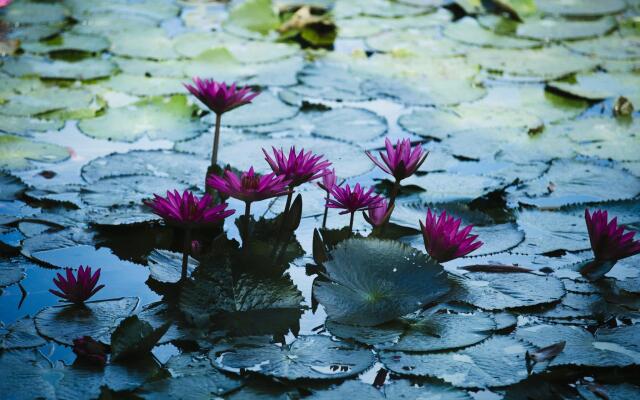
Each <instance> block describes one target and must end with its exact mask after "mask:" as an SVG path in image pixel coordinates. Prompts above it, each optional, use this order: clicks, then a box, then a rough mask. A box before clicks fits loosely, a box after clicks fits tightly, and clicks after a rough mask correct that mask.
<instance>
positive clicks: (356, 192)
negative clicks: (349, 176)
mask: <svg viewBox="0 0 640 400" xmlns="http://www.w3.org/2000/svg"><path fill="white" fill-rule="evenodd" d="M372 193H373V188H369V190H367V191H365V190H364V189H363V188H362V187H360V184H359V183H357V184H356V186H355V187H354V188H353V189H351V187H349V185H345V186H344V187H341V186H334V187H333V188H332V189H331V195H332V196H333V199H329V201H327V207H329V208H339V209H343V210H344V211H341V212H340V214H347V213H350V214H351V219H350V221H349V230H350V231H353V218H354V215H355V213H356V211H359V210H368V209H370V208H375V207H378V206H379V204H380V201H381V200H382V199H381V197H380V196H379V195H374V194H372Z"/></svg>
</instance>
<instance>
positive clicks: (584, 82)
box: [549, 72, 640, 105]
mask: <svg viewBox="0 0 640 400" xmlns="http://www.w3.org/2000/svg"><path fill="white" fill-rule="evenodd" d="M549 86H550V87H552V88H553V89H555V90H558V91H560V92H563V93H567V94H569V95H572V96H577V97H581V98H584V99H587V100H602V99H606V98H610V97H618V96H624V97H626V98H628V99H629V100H630V101H631V103H633V104H638V105H640V95H639V94H638V92H637V91H636V90H634V89H633V88H637V87H638V86H640V76H638V75H636V74H631V73H609V72H594V73H590V74H576V76H575V77H574V78H573V79H572V80H571V81H569V82H563V81H559V82H551V83H549Z"/></svg>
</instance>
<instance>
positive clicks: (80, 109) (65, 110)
mask: <svg viewBox="0 0 640 400" xmlns="http://www.w3.org/2000/svg"><path fill="white" fill-rule="evenodd" d="M7 100H8V101H7V103H5V104H3V105H2V106H0V112H2V113H3V114H8V115H15V116H30V115H39V114H44V113H50V112H53V111H57V112H58V114H55V115H52V116H53V117H54V118H55V119H66V118H65V117H66V116H76V117H84V118H86V117H92V116H94V115H95V113H96V110H97V109H98V108H99V106H98V105H97V104H95V100H94V96H93V95H92V94H91V93H89V92H87V91H86V90H83V89H64V88H59V87H47V88H42V89H36V90H33V91H31V92H28V93H24V94H18V95H14V96H10V97H8V98H7ZM47 117H51V116H47Z"/></svg>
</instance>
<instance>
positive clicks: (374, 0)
mask: <svg viewBox="0 0 640 400" xmlns="http://www.w3.org/2000/svg"><path fill="white" fill-rule="evenodd" d="M433 8H434V5H433V4H415V2H414V3H410V4H407V2H394V3H389V2H387V1H384V0H351V1H348V2H338V3H337V4H336V7H335V10H334V13H335V14H336V16H337V17H340V18H345V17H347V16H356V15H369V16H375V17H385V18H397V17H405V16H411V15H419V14H424V13H426V12H428V11H431V10H432V9H433Z"/></svg>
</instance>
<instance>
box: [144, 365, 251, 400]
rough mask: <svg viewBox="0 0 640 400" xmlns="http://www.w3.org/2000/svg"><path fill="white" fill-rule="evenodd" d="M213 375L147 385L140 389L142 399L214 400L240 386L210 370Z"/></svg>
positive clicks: (167, 379) (155, 382) (167, 380)
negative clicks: (210, 399) (207, 397)
mask: <svg viewBox="0 0 640 400" xmlns="http://www.w3.org/2000/svg"><path fill="white" fill-rule="evenodd" d="M211 372H212V373H214V374H213V375H205V374H202V375H187V376H182V377H179V378H166V379H161V380H156V381H152V382H149V383H147V384H146V385H144V386H143V387H142V389H141V393H140V395H141V396H142V398H143V399H150V400H151V399H153V400H156V399H158V400H174V399H197V398H202V397H203V396H209V397H211V398H215V397H216V396H220V395H224V394H225V393H228V392H231V391H233V390H235V389H237V388H239V387H241V386H242V382H241V381H238V380H232V379H231V378H228V377H227V376H226V375H223V374H222V373H220V372H218V371H216V370H215V369H212V370H211Z"/></svg>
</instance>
